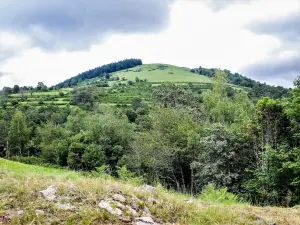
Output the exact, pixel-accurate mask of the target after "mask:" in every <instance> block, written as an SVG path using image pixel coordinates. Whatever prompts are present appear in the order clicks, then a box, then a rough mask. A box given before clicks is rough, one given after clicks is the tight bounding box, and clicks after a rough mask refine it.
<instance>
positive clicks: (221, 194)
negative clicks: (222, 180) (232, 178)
mask: <svg viewBox="0 0 300 225" xmlns="http://www.w3.org/2000/svg"><path fill="white" fill-rule="evenodd" d="M200 199H201V200H202V201H204V202H213V203H222V204H228V205H230V204H237V203H238V202H239V201H238V197H237V196H236V195H234V194H232V193H230V192H228V191H227V188H222V189H220V190H217V189H215V185H213V184H210V185H208V186H207V187H206V188H205V189H204V190H203V191H202V194H201V196H200Z"/></svg>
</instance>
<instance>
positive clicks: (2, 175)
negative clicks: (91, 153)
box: [0, 159, 300, 225]
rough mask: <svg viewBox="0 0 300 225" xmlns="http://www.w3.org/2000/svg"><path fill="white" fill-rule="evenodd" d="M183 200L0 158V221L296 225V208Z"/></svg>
mask: <svg viewBox="0 0 300 225" xmlns="http://www.w3.org/2000/svg"><path fill="white" fill-rule="evenodd" d="M41 190H44V191H43V192H42V193H41V192H40V191H41ZM187 198H188V196H184V195H181V194H175V193H172V192H168V191H166V190H164V189H162V188H160V187H157V188H153V187H150V186H147V187H146V186H144V187H138V186H136V185H134V184H130V183H128V182H122V181H118V180H115V179H113V178H111V177H107V176H104V175H101V173H99V174H98V177H96V176H95V175H94V176H84V175H82V174H80V173H76V172H72V171H67V170H60V169H51V168H44V167H39V166H31V165H24V164H20V163H16V162H11V161H7V160H4V159H0V200H1V201H0V224H143V223H141V220H146V219H148V220H151V219H152V220H153V221H154V222H155V223H154V222H153V223H151V222H150V223H145V224H206V225H209V224H283V225H285V224H300V214H299V210H298V209H283V208H272V207H266V208H259V207H250V206H248V205H245V204H235V205H234V204H233V205H230V204H229V205H224V204H217V203H208V202H202V201H200V200H199V199H194V200H193V201H191V202H186V201H185V199H187ZM99 203H101V204H99ZM107 204H110V205H111V208H107ZM101 207H102V208H101ZM105 207H106V208H105ZM134 208H136V209H134ZM117 212H118V213H117ZM112 213H115V215H113V214H112ZM121 213H122V215H121ZM117 214H119V215H117ZM141 217H144V218H141ZM145 217H148V218H145ZM138 218H141V219H138ZM149 218H150V219H149Z"/></svg>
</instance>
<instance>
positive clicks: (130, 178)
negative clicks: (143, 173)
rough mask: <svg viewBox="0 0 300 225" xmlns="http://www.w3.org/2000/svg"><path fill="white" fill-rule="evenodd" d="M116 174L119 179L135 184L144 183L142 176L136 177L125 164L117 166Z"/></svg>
mask: <svg viewBox="0 0 300 225" xmlns="http://www.w3.org/2000/svg"><path fill="white" fill-rule="evenodd" d="M117 172H118V176H119V178H120V179H121V180H123V181H126V182H129V183H132V184H135V185H142V184H143V183H144V179H143V177H136V176H135V174H134V173H133V172H131V171H129V170H128V169H127V167H126V166H122V167H118V171H117Z"/></svg>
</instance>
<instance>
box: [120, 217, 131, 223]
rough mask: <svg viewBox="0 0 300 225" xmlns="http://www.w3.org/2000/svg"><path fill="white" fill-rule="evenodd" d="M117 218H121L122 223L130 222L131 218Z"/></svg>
mask: <svg viewBox="0 0 300 225" xmlns="http://www.w3.org/2000/svg"><path fill="white" fill-rule="evenodd" d="M118 219H119V220H121V221H122V222H123V223H131V222H132V219H131V218H129V217H119V218H118Z"/></svg>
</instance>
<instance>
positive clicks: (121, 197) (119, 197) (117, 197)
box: [112, 194, 126, 203]
mask: <svg viewBox="0 0 300 225" xmlns="http://www.w3.org/2000/svg"><path fill="white" fill-rule="evenodd" d="M112 198H113V199H114V200H115V201H119V202H122V203H124V202H126V198H125V197H124V196H123V195H120V194H115V195H114V196H113V197H112Z"/></svg>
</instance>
